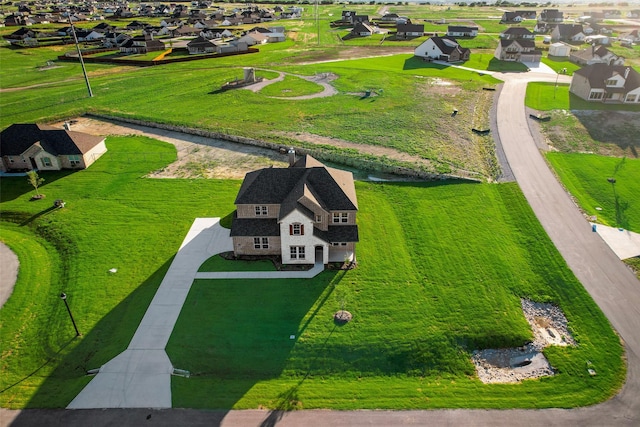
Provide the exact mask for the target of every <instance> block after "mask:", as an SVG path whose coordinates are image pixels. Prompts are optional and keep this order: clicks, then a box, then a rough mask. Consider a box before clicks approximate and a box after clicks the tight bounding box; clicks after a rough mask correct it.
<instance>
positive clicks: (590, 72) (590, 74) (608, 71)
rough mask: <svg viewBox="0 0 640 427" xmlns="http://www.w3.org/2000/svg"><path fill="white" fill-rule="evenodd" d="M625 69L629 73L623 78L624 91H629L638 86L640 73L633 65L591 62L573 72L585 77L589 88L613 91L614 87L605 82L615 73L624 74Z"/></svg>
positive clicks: (639, 85)
mask: <svg viewBox="0 0 640 427" xmlns="http://www.w3.org/2000/svg"><path fill="white" fill-rule="evenodd" d="M627 70H629V74H628V76H627V78H626V80H625V85H624V91H625V92H629V91H631V90H633V89H636V88H638V87H640V73H638V72H637V71H636V70H635V69H634V68H633V67H628V66H626V65H607V64H592V65H587V66H586V67H582V68H580V69H579V70H578V71H576V72H574V74H577V75H579V76H583V77H586V78H587V79H588V80H589V86H591V88H600V89H605V88H606V90H607V91H608V92H615V90H614V88H607V87H606V84H605V82H606V81H607V80H608V79H609V78H611V77H612V76H614V75H616V74H619V75H621V76H624V75H625V73H626V72H627Z"/></svg>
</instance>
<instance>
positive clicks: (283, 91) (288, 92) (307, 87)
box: [260, 75, 324, 97]
mask: <svg viewBox="0 0 640 427" xmlns="http://www.w3.org/2000/svg"><path fill="white" fill-rule="evenodd" d="M323 90H324V88H323V87H322V86H320V85H319V84H316V83H313V82H310V81H307V80H304V79H301V78H300V77H296V76H289V75H286V76H285V77H284V80H283V81H281V82H277V83H272V84H270V85H267V86H266V87H265V88H264V89H262V90H261V91H260V94H261V95H264V96H276V97H292V96H302V95H313V94H314V93H319V92H322V91H323Z"/></svg>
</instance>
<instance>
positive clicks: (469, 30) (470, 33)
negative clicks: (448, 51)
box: [447, 25, 478, 37]
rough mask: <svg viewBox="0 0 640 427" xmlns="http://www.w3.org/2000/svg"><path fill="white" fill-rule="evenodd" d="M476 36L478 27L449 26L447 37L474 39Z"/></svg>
mask: <svg viewBox="0 0 640 427" xmlns="http://www.w3.org/2000/svg"><path fill="white" fill-rule="evenodd" d="M477 35H478V27H461V26H457V25H449V27H448V28H447V36H449V37H475V36H477Z"/></svg>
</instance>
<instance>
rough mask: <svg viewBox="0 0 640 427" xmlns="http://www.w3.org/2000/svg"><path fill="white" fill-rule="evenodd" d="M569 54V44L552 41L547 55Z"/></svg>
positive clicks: (564, 56)
mask: <svg viewBox="0 0 640 427" xmlns="http://www.w3.org/2000/svg"><path fill="white" fill-rule="evenodd" d="M569 55H571V46H569V45H568V44H566V43H561V42H558V43H553V44H552V45H550V46H549V56H556V57H561V58H566V57H568V56H569Z"/></svg>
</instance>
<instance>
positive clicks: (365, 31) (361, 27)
mask: <svg viewBox="0 0 640 427" xmlns="http://www.w3.org/2000/svg"><path fill="white" fill-rule="evenodd" d="M374 32H375V30H374V29H373V26H372V25H371V24H369V23H368V22H367V23H365V22H356V23H355V24H354V26H353V29H351V35H352V36H359V37H368V36H370V35H372V34H373V33H374Z"/></svg>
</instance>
